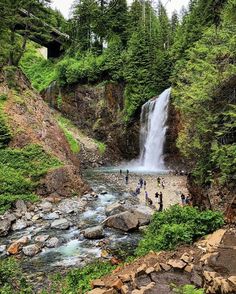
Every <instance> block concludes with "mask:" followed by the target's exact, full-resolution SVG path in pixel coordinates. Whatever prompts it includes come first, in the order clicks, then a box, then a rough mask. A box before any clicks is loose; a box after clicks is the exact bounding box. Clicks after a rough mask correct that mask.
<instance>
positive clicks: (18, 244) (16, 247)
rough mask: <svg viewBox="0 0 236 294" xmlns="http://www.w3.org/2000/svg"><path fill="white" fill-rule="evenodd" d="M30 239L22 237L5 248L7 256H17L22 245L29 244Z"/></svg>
mask: <svg viewBox="0 0 236 294" xmlns="http://www.w3.org/2000/svg"><path fill="white" fill-rule="evenodd" d="M30 239H31V237H30V236H23V237H21V238H20V239H18V240H17V241H14V242H13V243H12V244H11V245H10V246H9V247H8V248H7V252H8V253H9V254H12V255H15V254H18V253H19V252H20V250H21V249H22V246H23V245H26V244H28V243H29V241H30Z"/></svg>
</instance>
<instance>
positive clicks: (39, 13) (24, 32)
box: [0, 0, 50, 66]
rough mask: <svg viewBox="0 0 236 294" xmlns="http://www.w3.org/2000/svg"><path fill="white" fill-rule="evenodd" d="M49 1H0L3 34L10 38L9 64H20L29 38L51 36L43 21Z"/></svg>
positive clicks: (8, 49) (47, 37)
mask: <svg viewBox="0 0 236 294" xmlns="http://www.w3.org/2000/svg"><path fill="white" fill-rule="evenodd" d="M49 2H50V0H44V1H40V0H15V1H11V0H6V1H5V2H4V3H3V2H1V3H0V19H1V21H2V24H3V27H2V34H5V37H6V38H7V39H8V48H7V49H6V50H7V51H8V63H9V65H16V66H17V65H18V64H19V62H20V59H21V57H22V55H23V54H24V52H25V48H26V44H27V41H28V40H29V39H37V38H44V39H49V38H50V35H49V34H48V27H47V28H46V27H45V26H44V24H43V23H42V21H41V19H43V18H44V17H43V16H44V15H45V13H46V5H47V4H48V3H49ZM32 14H33V15H34V17H32ZM19 35H21V36H22V37H21V38H20V37H19Z"/></svg>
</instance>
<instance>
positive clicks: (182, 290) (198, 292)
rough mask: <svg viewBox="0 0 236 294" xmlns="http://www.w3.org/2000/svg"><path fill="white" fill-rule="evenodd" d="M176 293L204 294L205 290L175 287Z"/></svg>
mask: <svg viewBox="0 0 236 294" xmlns="http://www.w3.org/2000/svg"><path fill="white" fill-rule="evenodd" d="M173 291H174V293H178V294H204V290H203V289H197V288H196V287H195V286H194V285H185V286H182V287H174V288H173Z"/></svg>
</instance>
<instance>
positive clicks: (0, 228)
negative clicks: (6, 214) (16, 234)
mask: <svg viewBox="0 0 236 294" xmlns="http://www.w3.org/2000/svg"><path fill="white" fill-rule="evenodd" d="M10 228H11V221H10V220H8V219H4V220H1V221H0V237H2V236H6V235H7V234H8V232H9V230H10Z"/></svg>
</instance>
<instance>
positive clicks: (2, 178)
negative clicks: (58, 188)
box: [0, 145, 61, 213]
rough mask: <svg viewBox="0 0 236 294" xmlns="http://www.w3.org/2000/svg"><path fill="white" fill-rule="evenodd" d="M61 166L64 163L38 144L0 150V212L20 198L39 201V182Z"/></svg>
mask: <svg viewBox="0 0 236 294" xmlns="http://www.w3.org/2000/svg"><path fill="white" fill-rule="evenodd" d="M59 166H61V162H60V161H59V160H58V159H57V158H55V157H52V156H51V155H50V154H47V153H45V151H44V150H43V148H42V147H41V146H39V145H28V146H26V147H25V148H23V149H20V148H14V149H13V148H5V149H0V212H1V213H3V212H4V211H6V210H7V209H9V208H10V207H11V205H12V203H13V202H15V201H16V200H18V199H23V200H27V201H37V199H38V197H37V196H36V195H35V194H34V191H35V190H36V188H37V186H38V183H39V180H40V179H41V178H42V177H43V176H44V175H45V174H46V173H47V172H48V171H49V170H50V169H54V168H57V167H59Z"/></svg>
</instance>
